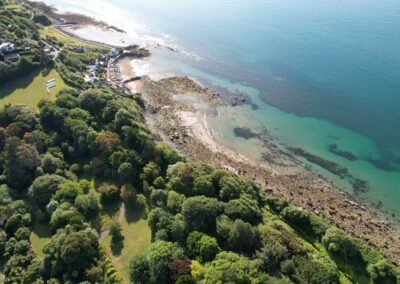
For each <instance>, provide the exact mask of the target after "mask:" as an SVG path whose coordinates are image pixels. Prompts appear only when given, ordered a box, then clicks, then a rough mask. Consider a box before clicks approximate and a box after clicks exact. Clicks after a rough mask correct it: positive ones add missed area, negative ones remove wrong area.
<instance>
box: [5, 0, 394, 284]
mask: <svg viewBox="0 0 400 284" xmlns="http://www.w3.org/2000/svg"><path fill="white" fill-rule="evenodd" d="M0 3H5V2H4V1H1V0H0ZM7 3H9V2H7ZM25 9H28V8H24V11H25ZM0 12H1V13H3V12H4V13H5V14H7V13H6V12H7V9H6V8H1V7H0ZM18 13H20V12H17V14H18ZM2 15H3V14H2ZM10 17H14V14H11V16H10ZM29 19H30V18H28V19H27V20H26V21H28V22H29V23H30V25H32V29H33V32H34V33H35V34H39V35H40V34H41V32H40V29H42V28H43V27H42V26H41V25H42V24H37V23H35V22H34V19H35V17H34V18H33V19H32V20H29ZM43 22H46V21H45V20H43V19H41V20H40V23H43ZM7 29H8V31H9V33H13V29H12V28H7ZM42 36H43V33H42ZM45 40H46V42H49V43H50V44H51V45H52V46H55V47H56V48H57V49H60V50H61V51H60V53H59V55H58V57H56V58H53V59H51V63H50V62H48V63H47V64H50V65H54V68H56V70H57V72H58V73H59V74H60V76H61V77H62V80H61V79H60V81H64V82H65V84H66V86H68V87H67V88H65V89H62V90H61V89H60V90H57V93H56V94H55V97H54V99H52V100H49V99H46V100H41V101H40V102H39V103H38V105H37V109H35V107H34V106H32V105H31V106H28V105H22V104H8V103H7V104H5V105H4V106H3V107H2V108H1V110H0V160H1V162H0V255H1V262H2V264H3V265H2V268H3V269H2V273H3V274H4V276H5V283H53V284H56V283H85V284H86V283H110V284H111V283H121V282H124V283H351V282H358V283H400V278H399V277H400V275H399V270H398V269H397V268H396V267H395V266H394V265H393V264H391V263H390V262H389V260H387V259H385V258H384V257H383V256H382V255H381V254H380V253H379V252H378V251H376V250H375V249H374V248H372V247H371V246H369V245H367V244H366V243H364V242H363V241H361V240H358V239H356V238H353V237H351V236H350V235H349V234H347V233H346V232H344V231H342V230H340V229H339V228H336V227H335V226H332V225H331V224H329V223H328V222H327V221H326V220H325V219H322V218H320V217H319V216H317V215H315V214H314V213H311V212H308V211H305V210H303V209H301V208H297V207H295V206H293V205H292V204H290V203H289V202H288V201H286V200H284V199H281V198H277V197H274V196H271V195H268V194H267V193H266V192H265V191H264V190H263V189H262V188H261V187H260V186H258V185H257V184H256V183H254V182H253V181H251V180H248V179H246V178H244V177H241V176H238V175H236V174H234V173H232V172H230V171H228V170H225V169H221V168H218V167H214V166H211V165H207V164H205V165H204V164H196V163H193V162H190V161H187V160H186V159H185V158H184V157H182V156H181V155H179V154H178V153H177V152H176V151H174V150H173V149H171V148H170V147H169V146H167V145H166V144H164V143H163V142H162V140H161V139H160V137H159V135H157V133H154V132H152V131H151V130H150V129H149V127H148V126H147V125H146V123H145V119H144V111H145V108H144V102H143V101H142V99H141V98H140V96H138V95H137V94H130V93H126V92H123V91H122V90H120V89H118V88H111V87H109V86H107V85H106V84H103V83H101V82H100V83H99V84H95V85H94V84H91V83H89V82H86V81H84V80H83V79H82V78H83V76H84V72H85V71H84V70H85V68H86V67H87V65H88V64H90V63H91V62H92V61H93V60H95V59H98V58H101V57H104V56H108V53H109V52H110V50H106V49H105V48H101V49H100V48H93V47H91V46H90V45H87V44H85V43H84V42H79V45H80V46H81V45H82V46H85V47H86V51H85V52H83V53H81V52H76V51H74V49H73V48H72V46H71V45H70V44H72V43H65V42H63V41H62V40H60V37H58V36H51V35H48V34H47V35H46V36H45ZM74 44H75V43H74ZM106 53H107V54H106ZM0 63H1V62H0ZM47 64H46V66H47ZM52 72H56V71H52ZM103 72H104V70H103ZM100 74H101V72H100ZM103 75H104V74H103ZM24 76H25V74H20V77H19V78H20V79H18V81H16V82H19V80H23V78H24ZM100 77H101V75H100ZM35 78H36V77H35ZM33 81H34V79H33ZM30 86H31V84H29V85H28V86H27V88H26V89H25V91H24V94H25V96H27V97H28V96H35V95H36V94H37V93H39V92H40V91H39V90H37V89H36V88H34V87H30ZM15 88H17V86H16V87H15ZM245 134H247V133H246V132H245V133H244V134H243V135H245Z"/></svg>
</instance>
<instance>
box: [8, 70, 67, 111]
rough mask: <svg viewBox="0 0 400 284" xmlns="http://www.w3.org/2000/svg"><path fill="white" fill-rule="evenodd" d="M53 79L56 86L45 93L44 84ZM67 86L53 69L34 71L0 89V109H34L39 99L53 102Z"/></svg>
mask: <svg viewBox="0 0 400 284" xmlns="http://www.w3.org/2000/svg"><path fill="white" fill-rule="evenodd" d="M50 79H55V80H56V83H57V86H56V87H55V88H53V89H51V90H50V92H47V88H46V82H47V81H48V80H50ZM64 88H67V85H66V84H65V83H64V81H63V80H62V79H61V77H60V75H59V74H58V72H57V71H56V70H55V69H51V70H50V72H49V71H46V70H42V71H36V72H34V73H32V74H30V75H27V76H25V77H23V78H19V79H17V80H14V81H11V82H9V83H6V84H4V85H2V86H1V87H0V107H3V106H4V105H6V104H9V103H10V104H24V105H29V106H31V107H34V108H36V107H37V104H38V103H39V101H40V100H41V99H48V100H53V99H55V95H56V94H57V93H58V92H59V91H60V90H62V89H64Z"/></svg>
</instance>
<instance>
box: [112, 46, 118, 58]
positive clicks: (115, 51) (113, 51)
mask: <svg viewBox="0 0 400 284" xmlns="http://www.w3.org/2000/svg"><path fill="white" fill-rule="evenodd" d="M118 54H119V52H118V51H117V50H116V49H115V48H112V49H111V52H110V55H111V56H117V55H118Z"/></svg>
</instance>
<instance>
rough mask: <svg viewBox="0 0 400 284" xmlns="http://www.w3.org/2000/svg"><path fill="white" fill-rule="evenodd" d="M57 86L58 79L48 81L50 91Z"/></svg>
mask: <svg viewBox="0 0 400 284" xmlns="http://www.w3.org/2000/svg"><path fill="white" fill-rule="evenodd" d="M56 86H57V83H56V79H51V80H49V81H47V83H46V87H47V91H48V92H49V91H50V90H51V89H53V88H54V87H56Z"/></svg>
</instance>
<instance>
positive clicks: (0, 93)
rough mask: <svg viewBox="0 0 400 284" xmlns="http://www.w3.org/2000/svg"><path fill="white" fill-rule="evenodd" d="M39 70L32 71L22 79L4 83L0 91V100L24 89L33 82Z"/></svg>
mask: <svg viewBox="0 0 400 284" xmlns="http://www.w3.org/2000/svg"><path fill="white" fill-rule="evenodd" d="M40 72H41V71H40V70H37V71H34V72H32V73H30V74H28V75H26V76H24V77H21V78H17V79H15V80H12V81H10V82H7V83H4V85H3V86H2V87H1V90H0V99H3V98H5V97H7V96H9V95H11V94H12V93H13V92H14V91H15V90H17V89H26V88H27V87H28V86H29V85H30V84H31V83H32V82H33V80H34V79H35V78H36V77H37V76H38V75H39V74H40Z"/></svg>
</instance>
